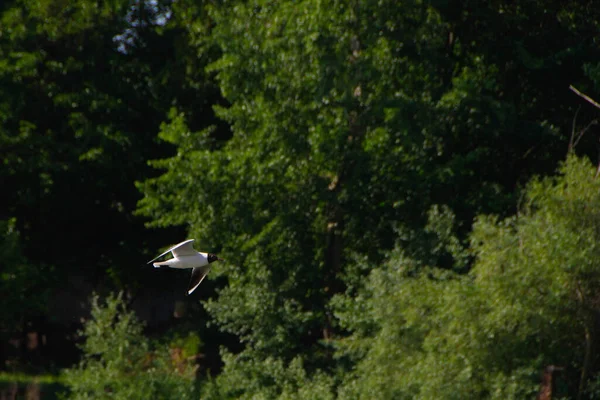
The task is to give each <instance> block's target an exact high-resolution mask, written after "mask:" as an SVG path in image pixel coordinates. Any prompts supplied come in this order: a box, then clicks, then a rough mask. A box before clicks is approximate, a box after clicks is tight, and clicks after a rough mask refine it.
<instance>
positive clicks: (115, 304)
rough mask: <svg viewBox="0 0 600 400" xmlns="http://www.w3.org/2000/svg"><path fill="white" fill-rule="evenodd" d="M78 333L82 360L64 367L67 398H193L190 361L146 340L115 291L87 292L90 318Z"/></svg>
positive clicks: (134, 318)
mask: <svg viewBox="0 0 600 400" xmlns="http://www.w3.org/2000/svg"><path fill="white" fill-rule="evenodd" d="M81 334H82V335H83V336H84V337H85V341H84V343H83V344H82V346H81V350H82V351H83V353H84V354H83V360H82V361H81V363H80V364H79V366H78V367H76V368H73V369H69V370H66V371H65V373H64V380H63V382H64V384H65V385H66V386H67V387H68V389H69V391H70V392H69V398H73V399H174V398H177V399H191V398H194V390H195V367H194V366H193V365H192V364H190V362H189V361H187V360H186V359H183V360H178V359H175V358H173V357H172V355H171V352H169V349H168V347H167V346H164V345H160V344H152V343H151V342H150V341H149V339H147V338H146V337H145V336H144V335H143V327H142V324H141V323H140V322H138V321H137V319H136V317H135V315H134V314H133V312H131V311H128V310H126V309H125V305H124V303H123V300H122V296H121V294H119V295H118V296H113V295H111V296H109V297H108V298H106V302H105V304H102V303H101V302H100V300H99V298H98V296H97V295H96V296H94V297H92V309H91V319H90V320H88V321H87V322H86V323H85V326H84V329H83V331H82V332H81Z"/></svg>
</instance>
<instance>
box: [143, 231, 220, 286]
mask: <svg viewBox="0 0 600 400" xmlns="http://www.w3.org/2000/svg"><path fill="white" fill-rule="evenodd" d="M193 241H194V239H189V240H186V241H184V242H181V243H179V244H176V245H175V246H173V247H171V248H170V249H169V250H167V251H165V252H164V253H162V254H161V255H160V256H158V257H156V258H154V259H152V260H150V261H148V264H150V263H151V262H153V261H155V260H158V259H159V258H161V257H162V256H164V255H166V254H167V253H169V252H171V253H173V258H171V259H169V260H167V261H161V262H156V263H153V264H152V265H154V268H160V267H170V268H183V269H185V268H192V279H191V280H190V285H189V287H188V290H187V294H188V295H189V294H191V293H192V292H193V291H194V290H196V288H197V287H198V286H199V285H200V283H201V282H202V280H203V279H204V277H205V276H206V275H207V274H208V272H209V271H210V264H211V263H212V262H215V261H223V259H222V258H219V257H217V255H216V254H212V253H200V252H197V251H196V250H194V247H193V245H192V242H193Z"/></svg>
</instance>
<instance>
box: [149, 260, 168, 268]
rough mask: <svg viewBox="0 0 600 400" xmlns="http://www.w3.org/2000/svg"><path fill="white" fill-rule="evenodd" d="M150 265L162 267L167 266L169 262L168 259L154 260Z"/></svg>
mask: <svg viewBox="0 0 600 400" xmlns="http://www.w3.org/2000/svg"><path fill="white" fill-rule="evenodd" d="M152 265H154V268H163V267H168V266H169V262H168V261H161V262H155V263H153V264H152Z"/></svg>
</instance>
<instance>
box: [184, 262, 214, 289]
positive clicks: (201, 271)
mask: <svg viewBox="0 0 600 400" xmlns="http://www.w3.org/2000/svg"><path fill="white" fill-rule="evenodd" d="M208 271H210V266H208V265H204V266H202V267H196V268H194V269H193V270H192V278H191V279H190V284H189V286H188V290H187V294H188V296H189V295H190V294H192V292H193V291H194V290H196V288H197V287H198V286H200V283H202V280H203V279H204V278H205V277H206V275H208Z"/></svg>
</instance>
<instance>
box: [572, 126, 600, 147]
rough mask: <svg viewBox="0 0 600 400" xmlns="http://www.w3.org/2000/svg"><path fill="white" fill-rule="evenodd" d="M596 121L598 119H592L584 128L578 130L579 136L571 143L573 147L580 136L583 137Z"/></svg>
mask: <svg viewBox="0 0 600 400" xmlns="http://www.w3.org/2000/svg"><path fill="white" fill-rule="evenodd" d="M597 123H598V120H593V121H592V122H590V123H589V124H588V125H587V126H586V127H585V128H583V129H582V130H581V131H580V132H579V136H578V137H577V139H576V140H575V143H573V147H576V146H577V143H579V141H580V140H581V138H582V137H583V135H584V134H585V133H586V132H587V131H588V129H590V128H591V127H592V126H594V125H596V124H597Z"/></svg>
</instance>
